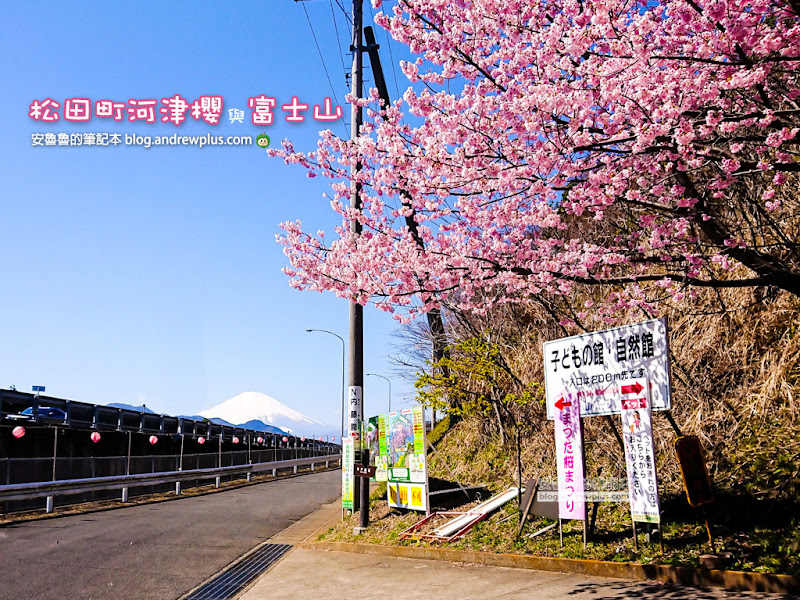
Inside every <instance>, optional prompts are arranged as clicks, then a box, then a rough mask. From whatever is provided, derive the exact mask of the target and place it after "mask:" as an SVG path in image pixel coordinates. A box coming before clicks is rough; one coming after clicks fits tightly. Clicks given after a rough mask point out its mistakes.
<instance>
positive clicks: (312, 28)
mask: <svg viewBox="0 0 800 600" xmlns="http://www.w3.org/2000/svg"><path fill="white" fill-rule="evenodd" d="M337 2H338V0H337ZM300 4H301V5H302V6H303V12H304V13H305V14H306V20H307V21H308V26H309V28H310V29H311V36H312V37H313V38H314V45H316V47H317V52H318V53H319V60H320V62H322V69H323V70H324V71H325V77H327V78H328V85H330V87H331V94H333V98H336V90H334V88H333V82H332V81H331V76H330V74H329V73H328V67H327V66H326V65H325V58H324V57H323V56H322V49H321V48H320V47H319V42H318V41H317V34H316V32H315V31H314V25H312V24H311V17H309V16H308V11H307V10H306V5H305V4H304V3H302V2H301V3H300ZM338 41H339V40H337V42H338ZM337 45H338V44H337ZM340 121H341V123H342V127H344V131H345V137H347V124H346V123H345V120H344V111H342V118H341V119H340Z"/></svg>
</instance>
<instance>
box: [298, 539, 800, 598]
mask: <svg viewBox="0 0 800 600" xmlns="http://www.w3.org/2000/svg"><path fill="white" fill-rule="evenodd" d="M300 546H301V547H304V548H309V549H312V550H330V551H335V552H353V553H357V554H372V555H377V556H394V557H402V558H420V559H426V560H441V561H449V562H464V563H475V564H480V565H486V566H492V567H513V568H516V569H535V570H538V571H556V572H560V573H574V574H576V575H592V576H595V577H611V578H616V579H633V580H638V581H648V580H650V581H652V580H658V581H664V582H668V583H674V584H679V585H688V586H692V587H718V588H724V589H728V590H734V591H752V592H772V593H780V594H797V593H800V577H797V576H793V575H772V574H768V573H746V572H743V571H722V570H709V569H696V568H693V567H673V566H671V565H640V564H634V563H618V562H611V561H601V560H579V559H574V558H554V557H543V556H527V555H521V554H493V553H490V552H474V551H469V550H445V549H441V548H420V547H414V546H379V545H377V544H354V543H350V542H305V543H302V544H300Z"/></svg>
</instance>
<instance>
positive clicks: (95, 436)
mask: <svg viewBox="0 0 800 600" xmlns="http://www.w3.org/2000/svg"><path fill="white" fill-rule="evenodd" d="M89 439H90V440H92V441H93V442H94V443H95V444H96V443H97V442H99V441H100V434H99V433H98V432H97V431H93V432H92V435H90V436H89Z"/></svg>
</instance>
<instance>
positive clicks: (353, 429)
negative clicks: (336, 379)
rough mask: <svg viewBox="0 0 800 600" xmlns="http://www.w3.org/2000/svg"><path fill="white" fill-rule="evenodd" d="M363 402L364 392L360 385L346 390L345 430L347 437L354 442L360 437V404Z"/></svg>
mask: <svg viewBox="0 0 800 600" xmlns="http://www.w3.org/2000/svg"><path fill="white" fill-rule="evenodd" d="M363 401H364V391H363V389H362V388H361V386H360V385H351V386H350V387H348V388H347V420H348V423H349V424H350V425H349V427H348V428H347V431H348V435H349V437H352V438H355V439H356V440H358V439H359V437H360V433H361V432H360V431H359V422H358V420H359V417H360V416H361V414H362V413H361V403H362V402H363Z"/></svg>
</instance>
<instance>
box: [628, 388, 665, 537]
mask: <svg viewBox="0 0 800 600" xmlns="http://www.w3.org/2000/svg"><path fill="white" fill-rule="evenodd" d="M620 391H621V393H622V437H623V438H624V440H625V464H626V466H627V469H628V495H629V497H630V502H631V518H632V519H633V520H634V521H640V522H643V523H660V522H661V508H660V505H659V500H658V479H657V478H656V462H655V450H654V448H653V424H652V419H651V417H652V412H651V408H652V407H651V404H650V394H649V391H650V387H649V385H648V381H647V379H646V378H642V379H634V380H633V381H631V382H630V383H629V384H627V385H623V386H621V388H620Z"/></svg>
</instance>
